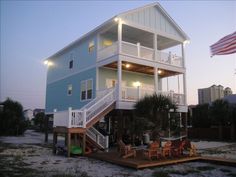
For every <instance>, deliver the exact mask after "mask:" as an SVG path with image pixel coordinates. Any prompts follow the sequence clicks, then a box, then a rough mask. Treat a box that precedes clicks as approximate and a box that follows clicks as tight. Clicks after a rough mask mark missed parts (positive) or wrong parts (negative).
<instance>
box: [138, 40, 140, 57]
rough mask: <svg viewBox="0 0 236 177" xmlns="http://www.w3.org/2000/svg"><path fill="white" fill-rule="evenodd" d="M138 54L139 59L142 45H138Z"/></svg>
mask: <svg viewBox="0 0 236 177" xmlns="http://www.w3.org/2000/svg"><path fill="white" fill-rule="evenodd" d="M137 52H138V57H140V43H139V42H138V43H137Z"/></svg>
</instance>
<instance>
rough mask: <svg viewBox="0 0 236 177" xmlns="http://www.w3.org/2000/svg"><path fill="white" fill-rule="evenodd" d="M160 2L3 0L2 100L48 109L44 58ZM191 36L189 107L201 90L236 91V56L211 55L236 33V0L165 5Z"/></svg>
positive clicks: (0, 12) (0, 20) (0, 13)
mask: <svg viewBox="0 0 236 177" xmlns="http://www.w3.org/2000/svg"><path fill="white" fill-rule="evenodd" d="M153 2H155V1H1V2H0V3H1V4H0V5H1V9H0V23H1V31H0V39H1V51H0V52H1V58H0V59H1V60H0V61H1V68H0V69H1V70H0V76H1V77H0V78H1V80H0V81H1V82H0V99H1V101H3V100H5V98H6V97H10V98H12V99H14V100H17V101H20V102H21V103H22V104H23V106H24V109H27V108H33V109H34V108H44V107H45V93H46V67H45V65H43V60H44V59H46V58H47V57H49V56H50V55H52V54H54V53H55V52H57V51H58V50H60V49H61V48H63V47H65V46H66V45H68V44H69V43H71V42H72V41H74V40H76V39H78V38H79V37H81V36H82V35H83V34H85V33H87V32H89V31H90V30H92V29H93V28H95V27H96V26H98V25H100V24H101V23H103V22H104V21H106V20H108V19H109V18H111V17H113V16H114V15H116V14H119V13H121V12H124V11H127V10H130V9H133V8H137V7H140V6H143V5H146V4H149V3H153ZM159 2H160V4H161V5H162V7H163V8H164V9H165V10H166V11H167V12H168V13H169V15H170V16H171V17H172V18H173V19H174V20H175V22H177V24H178V25H179V26H180V27H181V28H182V29H183V31H185V33H186V34H187V35H188V36H189V37H190V41H191V42H190V44H189V45H188V46H187V47H186V68H187V92H188V96H187V99H188V104H197V103H198V98H197V89H198V88H204V87H209V86H211V85H213V84H216V85H219V84H221V85H222V86H224V87H230V88H231V89H232V90H233V92H234V93H236V74H235V72H236V71H235V69H236V54H232V55H225V56H214V57H213V58H211V57H210V52H209V46H210V45H212V44H213V43H215V42H217V41H218V40H219V39H220V38H222V37H223V36H225V35H227V34H231V33H233V32H234V31H236V1H209V2H208V1H206V2H205V1H201V2H197V1H194V2H193V1H190V2H188V1H159Z"/></svg>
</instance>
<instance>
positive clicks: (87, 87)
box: [80, 79, 93, 100]
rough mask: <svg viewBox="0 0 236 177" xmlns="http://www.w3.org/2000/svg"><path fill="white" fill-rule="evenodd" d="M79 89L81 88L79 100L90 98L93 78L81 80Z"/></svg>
mask: <svg viewBox="0 0 236 177" xmlns="http://www.w3.org/2000/svg"><path fill="white" fill-rule="evenodd" d="M80 89H81V93H80V98H81V100H89V99H92V95H93V94H92V93H93V80H92V79H89V80H85V81H81V84H80Z"/></svg>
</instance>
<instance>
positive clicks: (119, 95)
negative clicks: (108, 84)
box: [118, 58, 122, 101]
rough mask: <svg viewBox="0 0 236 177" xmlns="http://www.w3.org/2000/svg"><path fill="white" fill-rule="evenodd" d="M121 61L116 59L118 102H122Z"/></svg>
mask: <svg viewBox="0 0 236 177" xmlns="http://www.w3.org/2000/svg"><path fill="white" fill-rule="evenodd" d="M121 88H122V61H121V59H120V58H119V59H118V100H119V101H121V100H122V90H121Z"/></svg>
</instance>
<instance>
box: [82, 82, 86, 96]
mask: <svg viewBox="0 0 236 177" xmlns="http://www.w3.org/2000/svg"><path fill="white" fill-rule="evenodd" d="M81 100H86V81H82V82H81Z"/></svg>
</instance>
